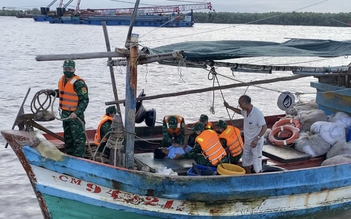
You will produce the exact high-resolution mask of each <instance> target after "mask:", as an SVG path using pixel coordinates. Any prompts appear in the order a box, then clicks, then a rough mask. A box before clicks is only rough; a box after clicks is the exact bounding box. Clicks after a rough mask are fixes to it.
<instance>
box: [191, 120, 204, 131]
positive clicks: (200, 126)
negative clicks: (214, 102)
mask: <svg viewBox="0 0 351 219" xmlns="http://www.w3.org/2000/svg"><path fill="white" fill-rule="evenodd" d="M204 129H205V124H203V123H202V122H197V123H196V124H195V125H194V126H193V127H192V128H191V130H192V131H194V132H196V131H200V132H201V131H203V130H204Z"/></svg>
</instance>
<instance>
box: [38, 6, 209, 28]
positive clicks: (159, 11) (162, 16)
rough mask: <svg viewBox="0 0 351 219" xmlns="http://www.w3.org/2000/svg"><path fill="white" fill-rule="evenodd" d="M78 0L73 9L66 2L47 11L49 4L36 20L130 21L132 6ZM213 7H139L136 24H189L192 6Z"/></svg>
mask: <svg viewBox="0 0 351 219" xmlns="http://www.w3.org/2000/svg"><path fill="white" fill-rule="evenodd" d="M79 5H80V1H78V3H77V6H76V9H75V10H72V9H67V6H68V3H67V4H65V5H63V6H62V5H61V6H59V7H58V8H56V12H52V11H50V7H42V8H40V11H41V15H39V16H35V17H34V20H35V21H49V22H50V23H55V24H62V23H63V24H89V25H101V22H106V25H109V26H116V25H128V26H129V25H130V21H131V17H132V13H133V8H111V9H80V8H79ZM204 9H207V10H210V11H211V10H212V5H211V3H210V2H204V3H198V4H185V5H166V6H153V7H140V8H139V9H138V16H137V17H136V21H135V26H152V27H192V26H193V25H194V18H193V10H204Z"/></svg>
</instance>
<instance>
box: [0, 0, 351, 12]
mask: <svg viewBox="0 0 351 219" xmlns="http://www.w3.org/2000/svg"><path fill="white" fill-rule="evenodd" d="M51 2H52V0H0V3H1V4H0V6H1V7H4V6H5V7H16V8H19V9H22V8H39V7H46V6H47V5H49V4H50V3H51ZM59 2H60V0H57V1H56V3H55V4H54V5H53V6H52V7H51V8H52V9H54V8H56V7H58V5H59ZM66 2H68V0H64V1H63V4H65V3H66ZM77 2H78V0H73V2H72V3H71V4H70V6H69V8H75V7H76V5H77ZM196 2H204V1H191V0H183V1H181V0H179V1H173V0H141V1H140V7H147V6H152V5H182V4H194V3H196ZM205 2H208V1H205ZM133 6H134V1H133V0H113V1H112V0H81V3H80V8H81V9H86V8H132V7H133ZM212 7H213V9H215V10H216V11H217V12H225V11H226V12H250V13H254V12H257V13H262V12H271V11H278V12H292V11H297V12H323V13H339V12H347V13H348V12H350V11H351V0H213V1H212ZM201 11H206V10H201Z"/></svg>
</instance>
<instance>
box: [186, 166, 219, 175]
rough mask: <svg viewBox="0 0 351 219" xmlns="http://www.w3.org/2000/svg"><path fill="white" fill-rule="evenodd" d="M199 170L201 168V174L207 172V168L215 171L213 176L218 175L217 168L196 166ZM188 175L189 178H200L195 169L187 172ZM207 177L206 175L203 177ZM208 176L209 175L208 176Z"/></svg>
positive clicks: (192, 168)
mask: <svg viewBox="0 0 351 219" xmlns="http://www.w3.org/2000/svg"><path fill="white" fill-rule="evenodd" d="M196 166H197V168H199V170H200V172H203V171H205V170H206V169H207V168H210V169H211V170H212V171H214V173H213V175H217V168H216V167H207V166H203V165H200V164H196ZM186 174H187V175H188V176H199V175H198V174H196V173H195V170H194V167H191V168H190V169H189V170H188V171H187V172H186ZM203 176H205V175H203ZM206 176H208V175H206Z"/></svg>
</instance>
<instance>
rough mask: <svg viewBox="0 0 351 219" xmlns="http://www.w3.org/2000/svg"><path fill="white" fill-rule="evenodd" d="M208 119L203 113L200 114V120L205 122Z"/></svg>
mask: <svg viewBox="0 0 351 219" xmlns="http://www.w3.org/2000/svg"><path fill="white" fill-rule="evenodd" d="M207 121H208V116H207V115H205V114H201V116H200V122H207Z"/></svg>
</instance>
